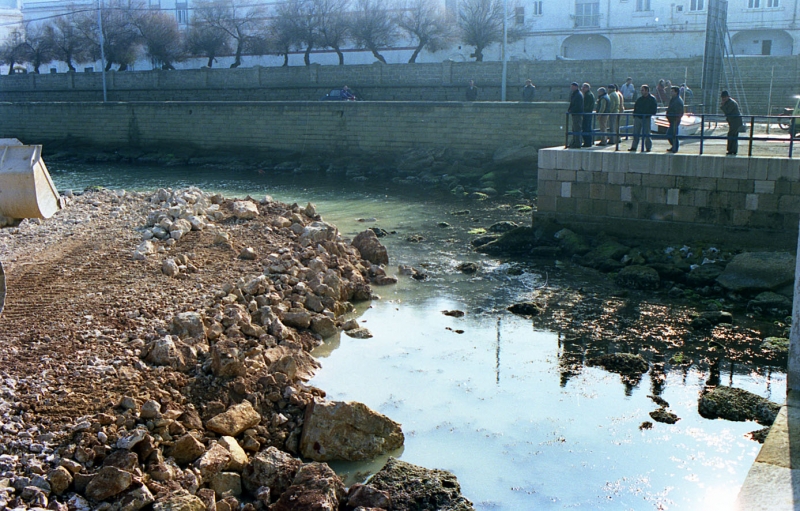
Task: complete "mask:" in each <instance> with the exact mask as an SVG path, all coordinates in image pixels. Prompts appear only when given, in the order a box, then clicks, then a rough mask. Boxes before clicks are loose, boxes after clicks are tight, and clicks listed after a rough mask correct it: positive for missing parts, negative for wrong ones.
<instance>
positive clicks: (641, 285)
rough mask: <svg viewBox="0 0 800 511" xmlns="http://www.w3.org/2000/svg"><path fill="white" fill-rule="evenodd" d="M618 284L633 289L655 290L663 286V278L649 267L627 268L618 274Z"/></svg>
mask: <svg viewBox="0 0 800 511" xmlns="http://www.w3.org/2000/svg"><path fill="white" fill-rule="evenodd" d="M616 283H617V284H618V285H620V286H622V287H627V288H631V289H642V290H648V289H649V290H655V289H658V287H659V285H660V284H661V277H659V275H658V272H657V271H656V270H654V269H653V268H650V267H648V266H638V265H634V266H626V267H625V268H623V269H622V270H620V272H619V273H617V277H616Z"/></svg>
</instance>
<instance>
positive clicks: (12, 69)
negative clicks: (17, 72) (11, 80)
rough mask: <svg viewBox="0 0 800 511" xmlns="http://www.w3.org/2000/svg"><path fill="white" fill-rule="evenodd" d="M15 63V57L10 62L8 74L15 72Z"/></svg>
mask: <svg viewBox="0 0 800 511" xmlns="http://www.w3.org/2000/svg"><path fill="white" fill-rule="evenodd" d="M14 64H16V62H14V60H13V59H12V60H11V62H9V63H8V74H10V75H13V74H14Z"/></svg>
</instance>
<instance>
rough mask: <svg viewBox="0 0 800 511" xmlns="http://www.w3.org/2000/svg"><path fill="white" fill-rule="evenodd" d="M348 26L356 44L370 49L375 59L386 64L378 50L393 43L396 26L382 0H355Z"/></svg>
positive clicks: (395, 36)
mask: <svg viewBox="0 0 800 511" xmlns="http://www.w3.org/2000/svg"><path fill="white" fill-rule="evenodd" d="M350 27H351V33H352V35H353V40H354V41H355V43H356V46H357V47H359V48H362V49H367V50H369V51H371V52H372V55H374V56H375V58H376V59H378V60H379V61H380V62H383V63H384V64H386V59H385V58H383V55H381V54H380V53H379V52H378V50H380V49H381V48H387V47H389V46H391V45H392V43H394V41H395V39H396V38H397V26H396V25H395V24H394V21H393V20H392V16H391V15H390V14H389V10H388V9H387V8H386V4H385V3H384V0H357V2H356V8H355V10H354V11H353V15H352V18H351V25H350Z"/></svg>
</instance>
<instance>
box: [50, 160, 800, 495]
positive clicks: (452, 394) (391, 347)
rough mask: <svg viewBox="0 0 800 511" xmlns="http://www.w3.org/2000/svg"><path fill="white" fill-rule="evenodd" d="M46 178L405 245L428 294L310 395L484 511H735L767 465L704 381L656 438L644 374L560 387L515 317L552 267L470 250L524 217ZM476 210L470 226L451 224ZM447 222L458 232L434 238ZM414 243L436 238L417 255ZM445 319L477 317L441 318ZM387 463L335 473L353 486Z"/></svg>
mask: <svg viewBox="0 0 800 511" xmlns="http://www.w3.org/2000/svg"><path fill="white" fill-rule="evenodd" d="M49 168H50V171H51V174H52V177H53V179H54V181H55V183H56V185H58V187H59V188H61V189H66V188H72V189H75V190H79V189H83V188H84V187H87V186H91V185H102V186H106V187H109V188H125V189H128V190H134V189H136V190H152V189H155V188H157V187H173V188H175V187H184V186H198V187H200V188H202V189H203V190H205V191H218V192H221V193H224V194H226V195H238V196H244V195H251V196H253V197H255V198H259V197H261V196H263V195H265V194H269V195H271V196H273V197H274V198H275V199H277V200H281V201H284V202H288V203H292V202H297V203H299V204H301V205H304V204H305V203H306V202H309V201H311V202H314V203H315V204H316V205H317V209H318V211H319V212H320V213H321V214H322V215H323V218H324V219H325V220H327V221H329V222H332V223H334V224H336V225H337V226H338V227H339V229H340V231H341V232H342V233H343V234H344V235H345V236H348V237H351V236H353V235H355V234H356V233H358V232H360V231H362V230H364V229H365V228H366V227H368V226H370V227H371V226H378V227H381V228H383V229H386V230H387V231H395V234H392V235H390V236H388V237H386V238H383V240H382V241H383V243H384V244H385V245H386V246H387V247H388V249H389V254H390V265H389V267H390V268H389V270H390V273H396V268H397V265H398V264H409V265H412V266H414V267H417V268H421V269H424V270H425V271H426V272H428V273H429V274H430V276H431V280H429V281H427V282H417V281H415V280H412V279H410V278H408V277H404V276H399V278H400V281H399V283H398V284H397V285H395V286H388V287H380V288H376V289H375V291H376V293H378V294H379V295H380V296H381V300H376V301H373V302H372V303H371V304H369V305H366V306H364V308H363V314H362V315H361V316H359V321H361V322H363V326H365V327H367V328H369V330H370V331H371V332H372V333H373V335H374V337H373V338H371V339H365V340H358V339H351V338H349V337H347V336H341V337H340V338H339V337H337V338H334V339H330V340H329V341H328V342H327V343H326V344H325V345H324V346H322V347H321V348H319V349H318V350H317V352H316V355H317V356H318V357H320V358H321V362H322V366H323V369H322V370H321V371H320V372H319V374H318V375H317V376H316V377H315V378H314V380H313V381H312V382H311V383H312V384H314V385H316V386H319V387H320V388H323V389H325V390H326V391H327V392H328V396H329V398H331V399H337V400H338V399H341V400H357V401H361V402H364V403H366V404H367V405H369V406H370V407H372V408H373V409H376V410H378V411H380V412H382V413H384V414H386V415H388V416H390V417H392V418H393V419H394V420H396V421H398V422H400V423H402V424H403V430H404V432H405V434H406V444H405V448H404V449H403V450H402V452H400V453H395V455H397V456H400V457H401V459H403V460H405V461H408V462H411V463H416V464H420V465H424V466H426V467H432V468H443V469H447V470H450V471H452V472H454V473H455V474H456V475H457V476H458V479H459V481H460V482H461V485H462V490H463V493H464V494H465V495H466V496H467V497H468V498H470V499H471V500H473V502H474V503H475V505H476V508H477V509H480V510H495V509H498V510H500V509H503V510H517V509H519V510H524V509H573V508H580V509H603V510H621V509H637V510H638V509H642V510H650V509H676V510H714V509H729V508H730V507H731V505H732V502H733V500H734V499H735V498H736V494H737V492H738V490H739V487H740V486H741V484H742V482H743V481H744V478H745V475H746V474H747V471H748V469H749V467H750V465H751V464H752V462H753V460H754V458H755V455H756V454H757V452H758V449H759V444H757V443H755V442H753V441H751V440H748V439H746V438H745V436H744V435H745V434H746V433H747V432H749V431H752V430H754V429H758V428H759V427H760V426H758V425H757V424H754V423H735V422H727V421H721V420H716V421H709V420H705V419H703V418H701V417H700V416H699V415H698V413H697V396H698V393H699V392H700V391H701V390H702V388H703V386H704V382H705V380H706V379H708V373H707V371H704V370H701V369H698V368H697V367H696V366H692V367H691V368H689V369H687V370H675V371H671V372H668V373H667V374H666V384H665V385H664V390H663V392H662V394H661V396H662V397H663V398H664V399H666V400H667V401H669V403H670V405H671V409H672V410H673V411H674V412H675V413H676V414H677V415H678V416H679V417H681V420H680V421H679V422H678V423H677V424H675V425H665V424H659V423H655V425H654V427H653V429H651V430H645V431H640V430H639V425H640V424H641V423H642V422H643V421H647V420H651V419H650V417H649V416H648V413H649V412H650V411H653V410H655V409H656V406H655V405H654V404H653V402H652V401H651V400H650V399H649V398H647V395H648V394H650V393H651V385H653V382H654V381H655V380H656V379H657V375H650V374H646V375H645V376H644V378H643V379H642V382H641V383H640V384H639V385H638V386H637V387H635V388H633V389H632V391H631V392H629V393H626V391H625V388H624V386H623V384H622V383H621V381H620V378H619V376H617V375H614V374H610V373H607V372H605V371H604V370H602V369H600V368H587V367H584V368H582V369H581V371H580V372H579V374H577V375H575V376H572V377H570V378H568V379H566V378H565V379H564V383H563V384H562V374H561V372H560V371H559V358H560V357H563V356H564V355H565V351H566V350H567V349H568V347H567V346H565V344H564V343H563V342H562V340H561V338H560V336H559V333H558V332H552V331H547V330H545V329H542V328H539V327H537V324H536V322H535V321H531V320H529V319H523V318H520V317H516V316H513V315H511V314H509V313H507V312H505V307H507V306H508V305H510V304H512V303H514V302H515V301H520V300H524V299H526V298H528V297H529V296H530V293H531V292H532V290H534V289H535V288H536V287H538V286H542V285H546V284H547V282H546V281H547V268H546V267H541V268H537V267H529V268H528V271H526V272H525V273H524V274H522V275H520V276H510V275H509V274H508V273H507V270H508V266H507V265H505V264H501V263H500V262H498V261H497V260H493V259H491V258H487V257H484V256H481V255H479V254H474V253H473V252H471V251H470V250H469V245H468V241H469V239H470V238H471V236H470V235H469V234H468V232H467V231H468V230H469V229H472V228H475V227H488V226H489V225H490V224H491V223H493V222H494V221H496V220H500V219H511V220H514V221H517V222H529V214H524V215H523V214H519V213H516V211H514V210H513V209H498V208H497V207H495V206H496V205H492V206H490V205H489V204H485V203H479V202H467V201H461V200H457V199H455V198H453V197H451V196H437V195H433V194H428V193H420V192H414V191H411V192H405V193H404V192H398V191H396V190H394V189H392V188H391V187H390V186H386V185H384V186H377V185H375V186H371V187H367V186H365V185H361V184H354V183H346V184H344V185H340V184H336V183H329V182H327V181H326V180H325V179H317V178H309V177H307V176H279V177H268V176H265V175H260V174H257V173H252V172H242V173H241V174H238V175H237V174H235V173H233V172H231V171H227V170H226V171H220V170H218V169H213V168H201V169H198V168H169V169H164V168H158V169H153V168H143V167H118V166H114V167H109V166H90V165H66V164H50V165H49ZM508 204H509V205H514V202H513V201H510V202H508ZM467 209H468V210H470V214H467V215H452V214H451V213H452V212H454V211H463V210H467ZM372 218H374V219H375V221H370V222H359V221H357V219H372ZM442 221H445V222H448V223H449V224H450V227H440V226H438V223H439V222H442ZM410 234H420V235H422V236H423V237H424V238H425V240H424V241H423V242H421V243H409V242H407V241H405V239H406V237H407V236H408V235H410ZM464 261H474V262H477V263H479V264H480V265H481V271H480V272H478V273H477V274H476V275H477V276H466V275H463V274H462V273H460V272H459V271H457V270H456V266H457V265H458V264H459V263H461V262H464ZM448 309H459V310H463V311H466V312H467V315H466V316H465V317H463V318H452V317H448V316H445V315H443V314H442V312H441V311H443V310H448ZM457 331H463V333H457ZM752 369H753V368H746V367H743V368H736V369H735V370H732V369H731V370H729V371H728V372H727V373H726V374H723V377H722V380H723V384H733V385H734V386H737V387H741V388H744V389H747V390H750V391H752V392H756V393H758V394H760V395H762V396H766V397H770V398H771V399H773V400H775V401H778V402H782V401H783V396H785V392H786V385H785V375H784V374H782V373H778V374H775V373H772V374H771V375H770V376H769V377H767V376H763V374H762V373H763V371H755V370H752ZM651 378H652V379H653V382H651V381H650V380H651ZM381 461H382V460H378V461H376V463H373V464H363V463H361V464H355V463H349V464H348V463H341V464H336V465H335V468H336V469H337V470H338V471H339V472H340V473H341V474H342V475H343V476H345V477H346V478H347V479H348V481H347V482H348V483H351V482H353V481H355V480H356V479H359V478H361V477H363V474H364V473H365V472H366V471H369V470H371V469H373V470H374V469H376V468H379V467H380V463H381Z"/></svg>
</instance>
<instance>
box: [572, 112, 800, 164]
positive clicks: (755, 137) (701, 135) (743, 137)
mask: <svg viewBox="0 0 800 511" xmlns="http://www.w3.org/2000/svg"><path fill="white" fill-rule="evenodd" d="M581 115H583V116H591V117H592V122H591V131H583V128H582V130H581V131H571V130H570V129H569V128H570V127H571V125H572V124H571V122H572V114H569V113H568V114H566V125H565V126H567V129H566V130H565V137H564V148H565V149H569V148H570V136H573V135H574V136H577V137H579V138H580V142H581V144H583V141H584V140H585V139H584V137H590V138H589V140H590V141H591V142H592V145H594V141H595V139H597V137H601V138H604V139H605V138H607V139H611V140H613V142H611V143H609V144H608V145H609V146H612V145H613V146H615V151H619V145H620V143H621V141H622V140H623V139H625V140H627V139H629V138H631V137H637V136H638V138H639V139H640V140H639V142H638V146H637V149H641V150H643V151H649V149H647V148H646V145H649V144H646V141H647V139H650V140H651V143H652V141H653V140H668V137H667V135H666V133H665V131H666V128H667V126H669V122H668V121H667V119H666V117H665V116H664V114H663V113H659V114H657V115H656V116H645V118H644V119H643V124H644V125H645V127H644V129H643V133H639V134H637V133H634V123H633V120H634V115H633V113H632V112H625V113H617V114H598V113H596V112H592V113H589V114H581ZM600 116H608V118H609V120H610V119H611V118H612V117H614V118H616V119H617V121H618V122H616V125H615V129H614V130H613V131H605V132H601V131H600V130H599V129H597V128H596V127H595V126H596V125H597V120H598V117H600ZM651 117H656V125H657V126H658V127H659V128H663V129H664V132H661V131H660V130H659V132H652V131H651ZM693 117H694V118H696V119H698V121H697V123H695V124H693V125H692V126H695V125H696V126H697V129H696V132H695V133H694V134H685V129H686V128H685V127H684V134H680V131H681V130H679V134H678V135H677V137H676V138H677V139H678V140H679V142H685V141H694V140H698V141H699V152H700V154H703V151H704V149H705V143H706V141H709V140H726V141H727V140H729V137H728V134H727V130H728V122H727V120H726V117H725V116H724V115H717V114H697V115H694V116H693ZM741 119H742V122H743V125H742V128H740V130H739V132H738V133H736V137H735V138H736V140H737V141H739V142H741V143H746V144H747V155H748V156H752V155H753V146H754V144H761V143H769V142H782V143H784V144H785V143H787V142H788V145H789V148H788V157H789V158H792V157H793V154H794V142H795V138H798V137H800V116H788V115H746V116H745V115H743V116H741ZM756 126H759V127H764V128H765V130H764V133H756V129H755V128H756ZM718 127H723V129H725V130H726V131H725V133H724V134H721V135H717V134H716V133H717V129H718ZM776 129H777V130H778V132H780V133H786V134H785V135H783V136H775V135H773V134H772V133H770V131H772V132H773V133H774V132H775V130H776ZM759 131H761V130H760V129H759ZM730 138H733V137H730ZM798 141H799V142H800V138H798ZM574 148H577V147H574Z"/></svg>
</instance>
